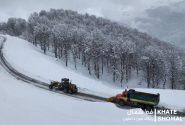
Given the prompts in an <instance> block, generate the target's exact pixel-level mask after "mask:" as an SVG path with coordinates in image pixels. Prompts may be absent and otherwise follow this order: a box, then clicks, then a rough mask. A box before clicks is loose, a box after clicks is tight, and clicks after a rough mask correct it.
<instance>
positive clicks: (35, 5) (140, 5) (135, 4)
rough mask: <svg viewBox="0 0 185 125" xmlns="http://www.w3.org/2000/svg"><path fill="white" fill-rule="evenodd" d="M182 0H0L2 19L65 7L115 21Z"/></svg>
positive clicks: (129, 18)
mask: <svg viewBox="0 0 185 125" xmlns="http://www.w3.org/2000/svg"><path fill="white" fill-rule="evenodd" d="M177 1H181V0H0V21H6V20H7V18H8V17H12V16H13V17H22V18H27V17H28V16H29V14H30V13H32V12H33V11H39V10H41V9H50V8H64V9H72V10H77V11H79V12H88V13H90V14H95V15H97V16H103V17H105V18H109V19H112V20H114V21H120V20H129V21H130V20H132V19H133V18H135V17H137V16H140V15H141V14H142V13H143V11H144V10H145V9H147V8H151V7H154V6H159V5H162V4H169V3H173V2H177Z"/></svg>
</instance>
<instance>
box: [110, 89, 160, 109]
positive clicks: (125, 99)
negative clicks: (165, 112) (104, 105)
mask: <svg viewBox="0 0 185 125" xmlns="http://www.w3.org/2000/svg"><path fill="white" fill-rule="evenodd" d="M159 99H160V94H159V93H158V94H151V93H144V92H139V91H135V90H134V89H130V90H129V91H127V90H125V91H123V93H121V94H118V95H116V96H114V97H111V98H108V99H107V101H108V102H112V103H116V104H118V105H121V106H124V105H127V106H132V107H139V108H142V109H153V108H154V107H155V106H157V105H158V103H159Z"/></svg>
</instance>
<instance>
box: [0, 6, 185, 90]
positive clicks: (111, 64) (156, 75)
mask: <svg viewBox="0 0 185 125" xmlns="http://www.w3.org/2000/svg"><path fill="white" fill-rule="evenodd" d="M0 32H2V33H7V34H10V35H13V36H20V35H22V37H24V38H25V39H26V40H28V41H29V42H31V43H33V44H34V45H35V46H39V47H41V49H42V50H43V52H44V53H46V52H47V51H48V50H50V51H52V52H53V53H54V55H55V57H56V58H59V59H60V58H61V59H63V60H65V64H66V66H68V61H69V56H70V55H71V54H72V55H73V60H74V64H75V65H74V66H75V67H76V68H77V65H76V63H77V60H79V59H80V60H81V63H82V65H84V66H85V67H87V70H88V72H89V74H90V75H95V76H96V77H97V78H98V79H101V77H102V74H104V73H105V72H106V73H108V74H111V75H112V80H113V81H119V82H120V85H122V84H123V83H125V82H128V81H129V80H131V79H132V78H133V76H137V77H142V78H143V79H145V82H146V83H147V85H148V87H153V88H161V87H163V88H165V87H166V88H168V87H170V88H172V89H185V53H184V52H182V51H181V50H179V49H177V48H175V47H174V46H172V45H170V44H168V43H165V42H163V41H160V40H158V39H156V38H152V37H151V36H149V35H147V34H146V33H141V32H139V31H137V30H136V29H130V28H127V27H125V26H122V25H119V24H118V23H115V22H111V21H109V20H107V19H103V18H97V17H95V16H90V15H88V14H85V15H82V14H78V13H77V12H75V11H71V10H63V9H58V10H56V9H51V10H50V11H44V10H42V11H40V12H39V13H36V12H35V13H33V14H31V15H30V17H29V19H28V21H25V20H24V19H19V18H9V20H8V21H7V22H6V23H1V24H0ZM132 74H135V75H132ZM167 86H168V87H167Z"/></svg>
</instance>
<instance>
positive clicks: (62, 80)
mask: <svg viewBox="0 0 185 125" xmlns="http://www.w3.org/2000/svg"><path fill="white" fill-rule="evenodd" d="M61 83H69V79H68V78H62V79H61Z"/></svg>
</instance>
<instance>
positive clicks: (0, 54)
mask: <svg viewBox="0 0 185 125" xmlns="http://www.w3.org/2000/svg"><path fill="white" fill-rule="evenodd" d="M0 38H3V41H2V42H1V41H0V65H1V66H2V67H3V68H4V69H5V70H6V71H7V72H8V73H10V74H11V75H12V76H13V77H14V78H16V79H18V80H21V81H24V82H26V83H29V84H32V85H34V86H36V87H39V88H42V89H45V90H48V91H51V90H49V84H48V83H45V82H42V81H40V80H37V79H34V78H31V77H29V76H26V75H24V74H22V73H20V72H19V71H17V70H16V69H15V68H13V67H12V66H11V65H10V63H9V62H8V61H7V60H6V58H5V57H4V55H3V46H4V43H5V42H6V37H4V36H0ZM80 89H81V88H79V90H80ZM81 90H82V89H81ZM51 92H55V93H59V94H62V95H66V96H69V97H73V98H77V99H81V100H86V101H91V102H106V98H105V97H100V96H96V95H92V94H87V93H83V92H78V93H77V94H75V95H71V94H66V93H64V92H62V91H51ZM117 107H119V108H123V109H129V108H128V107H127V106H126V107H125V106H121V107H120V106H118V105H117ZM156 109H157V110H158V109H163V110H164V109H168V108H165V107H156ZM168 110H170V109H168ZM177 116H182V117H185V111H183V112H179V111H178V112H177Z"/></svg>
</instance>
